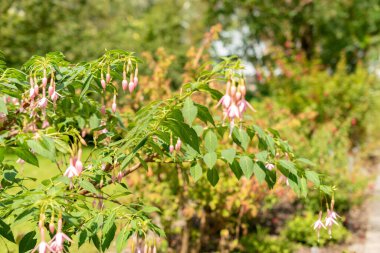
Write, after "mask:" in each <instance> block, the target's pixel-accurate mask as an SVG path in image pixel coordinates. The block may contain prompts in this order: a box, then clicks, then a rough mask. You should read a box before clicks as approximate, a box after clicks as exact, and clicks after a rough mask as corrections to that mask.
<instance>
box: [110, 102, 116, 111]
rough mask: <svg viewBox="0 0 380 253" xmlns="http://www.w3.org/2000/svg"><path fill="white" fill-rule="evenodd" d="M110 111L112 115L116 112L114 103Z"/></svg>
mask: <svg viewBox="0 0 380 253" xmlns="http://www.w3.org/2000/svg"><path fill="white" fill-rule="evenodd" d="M111 109H112V112H113V113H115V112H116V103H112V106H111Z"/></svg>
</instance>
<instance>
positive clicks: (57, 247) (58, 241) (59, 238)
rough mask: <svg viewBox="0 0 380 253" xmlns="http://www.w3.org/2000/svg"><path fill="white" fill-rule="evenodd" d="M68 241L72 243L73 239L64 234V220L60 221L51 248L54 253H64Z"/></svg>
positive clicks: (60, 219)
mask: <svg viewBox="0 0 380 253" xmlns="http://www.w3.org/2000/svg"><path fill="white" fill-rule="evenodd" d="M65 240H66V241H69V242H72V240H71V238H70V237H68V236H67V235H66V234H65V233H63V232H62V218H59V219H58V228H57V233H56V234H55V235H54V237H53V239H52V240H51V241H50V243H51V244H50V246H51V248H52V249H53V252H59V253H61V252H63V243H64V242H65Z"/></svg>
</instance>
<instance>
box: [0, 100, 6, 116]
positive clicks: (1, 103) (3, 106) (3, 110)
mask: <svg viewBox="0 0 380 253" xmlns="http://www.w3.org/2000/svg"><path fill="white" fill-rule="evenodd" d="M0 113H4V114H5V115H7V114H8V110H7V105H6V104H5V102H4V99H3V97H1V98H0Z"/></svg>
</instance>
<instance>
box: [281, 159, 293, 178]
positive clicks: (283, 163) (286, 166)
mask: <svg viewBox="0 0 380 253" xmlns="http://www.w3.org/2000/svg"><path fill="white" fill-rule="evenodd" d="M278 165H279V166H280V167H281V168H284V169H286V170H287V171H288V172H290V173H292V174H294V175H297V169H296V166H295V165H294V163H292V162H291V161H288V160H280V161H278Z"/></svg>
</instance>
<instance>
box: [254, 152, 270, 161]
mask: <svg viewBox="0 0 380 253" xmlns="http://www.w3.org/2000/svg"><path fill="white" fill-rule="evenodd" d="M255 157H256V159H257V160H259V161H261V162H263V163H265V162H266V161H267V157H268V151H261V152H259V153H257V154H256V155H255Z"/></svg>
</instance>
